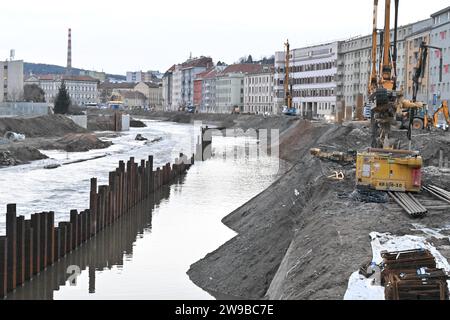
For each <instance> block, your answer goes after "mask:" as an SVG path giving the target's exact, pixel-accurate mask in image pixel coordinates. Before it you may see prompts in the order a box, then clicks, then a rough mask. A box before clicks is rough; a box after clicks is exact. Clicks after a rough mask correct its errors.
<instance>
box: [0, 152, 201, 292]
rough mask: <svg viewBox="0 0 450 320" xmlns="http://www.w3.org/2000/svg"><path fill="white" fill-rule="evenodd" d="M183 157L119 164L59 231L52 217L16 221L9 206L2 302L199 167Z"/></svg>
mask: <svg viewBox="0 0 450 320" xmlns="http://www.w3.org/2000/svg"><path fill="white" fill-rule="evenodd" d="M194 158H195V156H194V155H192V157H191V158H190V159H188V157H187V156H186V155H183V154H182V153H180V156H179V158H177V159H175V163H173V164H172V165H171V164H170V163H167V164H166V165H164V166H162V167H161V168H156V170H154V169H153V156H149V157H148V159H147V160H141V161H140V163H137V162H135V159H134V157H131V158H130V159H129V160H128V161H127V162H126V163H125V162H124V161H120V162H119V166H118V168H117V169H115V170H114V171H112V172H110V173H109V182H108V185H100V186H97V179H96V178H92V179H91V183H90V199H89V209H86V210H84V211H81V212H78V211H77V210H71V211H70V221H67V222H66V221H64V222H59V223H58V225H57V226H55V214H54V212H52V211H49V212H42V213H34V214H32V215H31V218H30V219H29V220H26V219H25V218H24V217H23V216H17V212H16V205H15V204H8V205H7V213H6V236H0V299H3V298H5V297H6V296H7V294H8V293H9V292H12V291H14V290H15V289H16V288H17V287H18V286H21V285H23V284H24V283H25V282H26V281H29V280H31V279H32V278H33V277H34V276H36V275H38V274H39V273H40V272H41V271H43V270H45V269H46V268H47V267H49V266H51V265H53V264H54V263H55V262H57V261H58V260H60V259H61V258H63V257H65V256H66V255H67V254H69V253H70V252H72V251H74V250H75V249H76V248H77V247H79V246H81V245H82V244H83V243H85V242H86V241H88V240H89V239H91V238H92V237H94V236H95V235H96V234H97V233H99V232H101V231H102V230H103V229H105V228H107V227H108V226H110V225H112V224H113V223H114V222H115V221H116V220H119V219H120V218H121V216H123V215H125V214H130V213H132V212H133V210H132V209H133V208H134V207H135V206H137V205H139V204H140V203H141V202H143V201H145V200H146V199H147V198H148V197H149V195H150V194H153V193H155V192H158V190H159V189H161V188H162V187H163V186H164V185H169V184H170V183H172V182H173V181H174V180H175V179H177V178H178V177H180V176H181V175H183V174H184V173H186V171H187V170H188V169H189V168H190V166H191V165H192V164H193V163H194Z"/></svg>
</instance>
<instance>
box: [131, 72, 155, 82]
mask: <svg viewBox="0 0 450 320" xmlns="http://www.w3.org/2000/svg"><path fill="white" fill-rule="evenodd" d="M161 78H162V74H161V73H160V72H159V71H147V72H143V71H127V82H132V83H139V82H160V81H161V80H160V79H161Z"/></svg>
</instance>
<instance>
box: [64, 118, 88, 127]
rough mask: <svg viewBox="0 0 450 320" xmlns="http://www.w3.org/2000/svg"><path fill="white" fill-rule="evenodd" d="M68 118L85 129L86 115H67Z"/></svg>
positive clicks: (86, 124)
mask: <svg viewBox="0 0 450 320" xmlns="http://www.w3.org/2000/svg"><path fill="white" fill-rule="evenodd" d="M67 117H68V118H69V119H71V120H72V121H73V122H75V123H76V124H77V125H79V126H80V127H82V128H85V129H87V127H88V120H87V116H86V115H85V116H67Z"/></svg>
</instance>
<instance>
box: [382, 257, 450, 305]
mask: <svg viewBox="0 0 450 320" xmlns="http://www.w3.org/2000/svg"><path fill="white" fill-rule="evenodd" d="M381 256H382V258H383V268H382V272H381V283H382V285H384V286H385V297H386V300H448V299H449V292H448V284H447V280H448V279H450V278H449V276H448V274H447V272H446V271H444V270H443V269H438V268H437V266H436V260H435V258H434V256H433V255H432V254H431V252H430V251H429V250H423V249H417V250H407V251H397V252H389V253H388V252H386V251H384V252H382V253H381Z"/></svg>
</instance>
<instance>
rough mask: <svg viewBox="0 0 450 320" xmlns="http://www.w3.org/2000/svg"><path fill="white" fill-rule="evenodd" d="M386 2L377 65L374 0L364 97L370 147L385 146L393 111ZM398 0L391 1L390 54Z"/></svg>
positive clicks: (388, 2)
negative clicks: (369, 122) (368, 115)
mask: <svg viewBox="0 0 450 320" xmlns="http://www.w3.org/2000/svg"><path fill="white" fill-rule="evenodd" d="M385 1H386V8H385V19H384V30H383V31H382V32H381V33H380V43H381V45H380V63H379V67H378V68H377V47H378V29H377V18H378V0H374V11H373V32H372V55H371V56H372V67H371V73H370V78H369V86H368V96H369V101H370V102H371V103H373V105H374V107H373V108H372V117H371V119H372V147H373V148H383V147H388V146H389V141H388V140H389V135H390V132H391V126H392V124H393V122H394V121H395V115H396V111H397V103H398V101H397V97H398V92H397V91H396V89H397V85H396V68H395V67H394V66H395V65H396V60H397V57H396V54H392V52H391V32H390V31H391V30H390V28H391V27H390V26H391V21H390V19H391V0H385ZM398 2H399V0H395V17H396V18H395V28H394V34H395V39H394V53H396V51H397V29H398V27H397V23H398Z"/></svg>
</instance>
